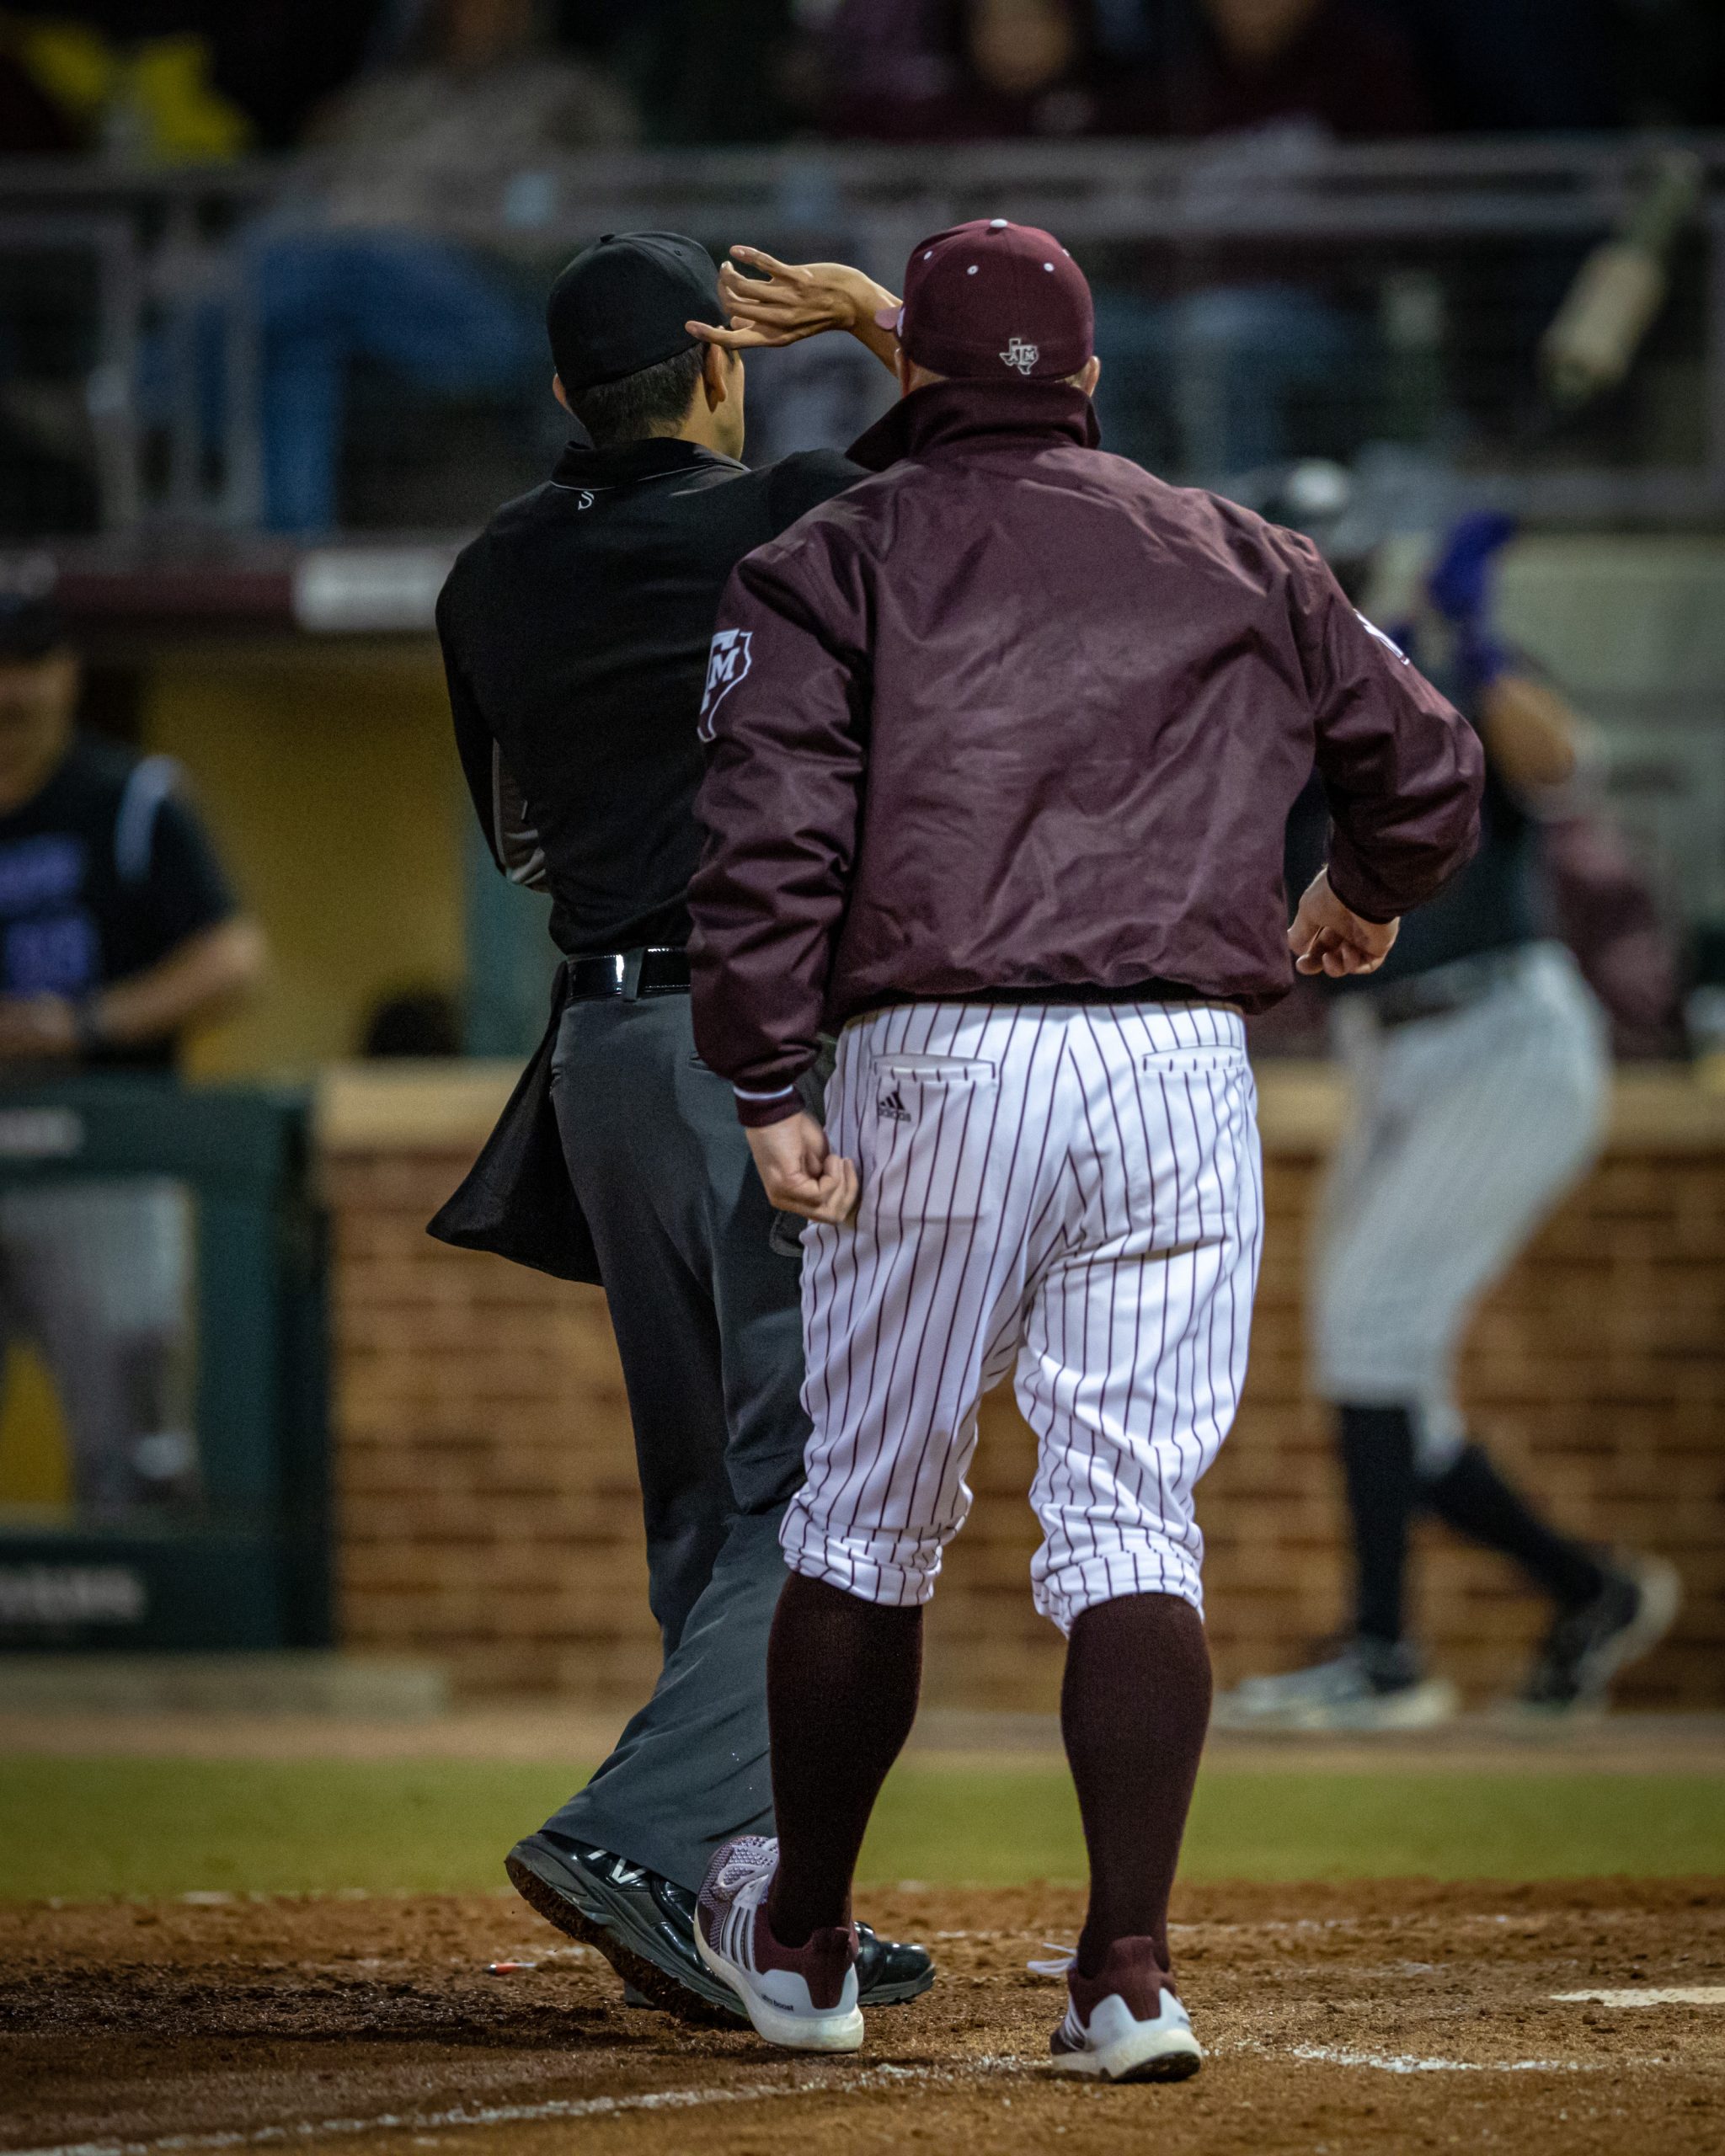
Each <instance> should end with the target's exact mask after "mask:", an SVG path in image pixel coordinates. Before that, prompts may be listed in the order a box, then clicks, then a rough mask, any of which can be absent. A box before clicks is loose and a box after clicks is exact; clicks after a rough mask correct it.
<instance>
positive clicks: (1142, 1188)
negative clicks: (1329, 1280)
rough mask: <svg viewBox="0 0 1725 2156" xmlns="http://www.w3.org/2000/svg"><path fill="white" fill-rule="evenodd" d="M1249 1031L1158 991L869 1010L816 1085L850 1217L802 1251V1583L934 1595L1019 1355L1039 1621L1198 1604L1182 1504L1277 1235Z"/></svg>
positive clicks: (1238, 1379)
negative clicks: (1080, 1002)
mask: <svg viewBox="0 0 1725 2156" xmlns="http://www.w3.org/2000/svg"><path fill="white" fill-rule="evenodd" d="M1256 1107H1257V1102H1256V1093H1255V1089H1254V1087H1253V1085H1252V1072H1251V1068H1250V1066H1249V1065H1248V1064H1247V1058H1246V1042H1245V1028H1244V1027H1243V1025H1242V1022H1241V1020H1240V1019H1239V1018H1238V1017H1236V1015H1235V1014H1234V1013H1233V1012H1232V1011H1226V1010H1218V1009H1214V1008H1210V1007H1205V1006H1179V1005H1161V1004H1131V1005H1121V1004H1091V1005H1084V1006H1074V1005H1034V1006H1010V1005H1000V1004H980V1005H979V1004H967V1003H918V1004H913V1005H909V1006H904V1007H902V1008H897V1009H892V1010H888V1011H880V1012H878V1013H875V1014H873V1015H872V1016H868V1017H863V1018H859V1019H857V1020H856V1021H854V1022H852V1024H851V1025H850V1026H849V1027H846V1030H845V1033H844V1034H843V1036H842V1038H841V1041H840V1044H839V1056H838V1068H837V1070H836V1074H835V1076H834V1080H833V1082H832V1085H831V1086H830V1089H829V1091H828V1095H827V1119H828V1125H829V1128H830V1131H831V1133H832V1137H833V1142H834V1144H835V1145H836V1147H837V1149H838V1150H840V1151H841V1152H842V1153H844V1154H846V1155H848V1157H850V1158H851V1159H852V1160H854V1161H856V1162H857V1166H858V1168H859V1170H860V1171H861V1177H862V1200H861V1204H860V1208H859V1210H858V1213H857V1217H856V1219H855V1221H854V1223H853V1224H852V1225H849V1226H846V1227H843V1228H835V1227H831V1226H825V1225H818V1226H815V1227H814V1228H811V1230H809V1234H808V1235H807V1237H806V1239H805V1243H804V1268H803V1305H804V1333H805V1337H806V1342H807V1348H808V1360H809V1373H808V1381H807V1384H806V1386H805V1388H804V1405H805V1406H806V1407H807V1408H808V1411H809V1417H810V1419H811V1421H812V1422H813V1424H814V1432H813V1434H812V1436H811V1438H810V1439H809V1449H808V1454H807V1462H808V1470H809V1473H808V1480H807V1482H806V1483H805V1485H804V1488H803V1489H802V1491H801V1492H799V1493H798V1496H797V1497H794V1498H793V1500H792V1502H791V1505H790V1508H789V1510H788V1513H787V1515H786V1518H785V1522H784V1526H783V1529H782V1537H781V1540H782V1543H783V1545H784V1549H785V1554H786V1556H787V1559H788V1562H789V1563H790V1565H791V1566H792V1568H793V1570H794V1571H797V1572H803V1573H806V1574H808V1575H809V1576H810V1577H814V1578H816V1579H820V1580H825V1581H826V1582H829V1583H830V1584H831V1585H832V1586H834V1587H836V1588H841V1589H843V1590H845V1591H846V1592H847V1593H852V1594H856V1595H857V1596H860V1597H861V1598H863V1600H865V1601H869V1602H876V1603H888V1604H900V1605H904V1604H911V1603H918V1602H926V1601H927V1600H928V1598H929V1597H930V1596H931V1594H932V1592H933V1588H934V1581H935V1577H936V1575H937V1572H939V1570H940V1564H941V1554H942V1551H943V1549H944V1547H945V1545H946V1544H947V1543H948V1541H950V1540H951V1539H952V1537H953V1535H954V1534H956V1533H957V1532H958V1530H959V1527H960V1526H961V1525H962V1524H963V1523H964V1518H965V1515H966V1513H968V1512H969V1508H970V1492H969V1488H968V1486H967V1485H966V1482H965V1474H966V1470H967V1469H968V1467H969V1463H970V1459H971V1456H972V1454H973V1453H974V1451H975V1444H976V1412H977V1403H978V1401H979V1400H980V1396H981V1395H982V1394H983V1393H984V1392H985V1391H986V1390H988V1389H989V1388H990V1387H991V1386H992V1385H996V1384H997V1383H998V1382H999V1381H1000V1380H1001V1378H1003V1377H1004V1376H1005V1375H1006V1374H1007V1371H1008V1370H1009V1369H1012V1367H1013V1365H1014V1364H1017V1396H1018V1402H1019V1406H1021V1408H1022V1409H1023V1412H1024V1416H1025V1418H1026V1420H1027V1421H1028V1422H1029V1423H1030V1425H1031V1427H1032V1428H1033V1429H1034V1430H1035V1432H1036V1433H1037V1437H1038V1439H1039V1464H1038V1471H1037V1476H1036V1481H1035V1483H1034V1486H1033V1489H1032V1492H1031V1502H1032V1504H1033V1507H1034V1508H1035V1510H1036V1513H1037V1515H1038V1517H1039V1519H1040V1521H1041V1524H1042V1530H1043V1535H1044V1542H1043V1545H1042V1547H1041V1549H1040V1550H1039V1551H1038V1553H1037V1556H1036V1558H1035V1560H1034V1562H1033V1565H1032V1567H1031V1577H1032V1581H1033V1587H1034V1593H1035V1600H1036V1605H1037V1607H1038V1609H1040V1610H1041V1611H1042V1612H1043V1613H1044V1615H1046V1616H1049V1617H1050V1618H1052V1619H1053V1620H1054V1621H1055V1623H1056V1624H1057V1625H1059V1626H1060V1629H1061V1630H1063V1631H1065V1630H1070V1629H1071V1625H1072V1623H1073V1621H1074V1620H1075V1619H1076V1617H1077V1616H1078V1615H1079V1614H1080V1613H1081V1611H1082V1610H1084V1609H1087V1608H1089V1607H1090V1606H1091V1605H1092V1604H1096V1603H1102V1602H1108V1601H1112V1600H1114V1599H1115V1598H1118V1597H1119V1596H1122V1595H1130V1594H1172V1595H1178V1596H1181V1597H1183V1598H1184V1599H1185V1600H1187V1601H1188V1602H1189V1603H1191V1604H1193V1605H1194V1607H1195V1608H1197V1609H1199V1610H1200V1611H1201V1610H1202V1609H1203V1596H1202V1589H1201V1588H1200V1584H1199V1566H1200V1562H1201V1560H1202V1557H1203V1551H1204V1543H1203V1538H1202V1536H1201V1535H1200V1534H1199V1529H1198V1526H1197V1524H1196V1522H1195V1520H1194V1517H1193V1492H1194V1486H1196V1484H1197V1482H1198V1480H1199V1476H1201V1475H1202V1474H1203V1473H1204V1470H1205V1469H1206V1468H1207V1467H1208V1466H1209V1465H1210V1462H1211V1461H1212V1460H1214V1459H1215V1455H1216V1452H1217V1449H1218V1448H1219V1447H1220V1444H1221V1442H1222V1439H1223V1438H1225V1437H1226V1434H1227V1432H1228V1428H1229V1426H1230V1425H1231V1422H1232V1421H1233V1418H1234V1412H1235V1408H1236V1405H1237V1403H1238V1400H1239V1395H1240V1387H1241V1384H1242V1380H1243V1379H1244V1376H1245V1373H1246V1353H1247V1337H1248V1331H1249V1328H1250V1323H1251V1315H1252V1293H1253V1290H1254V1288H1255V1286H1256V1284H1257V1278H1258V1251H1259V1246H1260V1242H1261V1238H1262V1219H1263V1204H1262V1195H1261V1192H1262V1166H1261V1161H1260V1157H1259V1149H1258V1127H1257V1118H1256Z"/></svg>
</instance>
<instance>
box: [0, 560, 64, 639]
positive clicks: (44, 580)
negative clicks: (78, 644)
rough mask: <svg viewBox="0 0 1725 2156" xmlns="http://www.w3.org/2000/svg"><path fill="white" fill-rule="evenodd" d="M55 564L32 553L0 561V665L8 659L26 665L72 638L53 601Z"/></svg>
mask: <svg viewBox="0 0 1725 2156" xmlns="http://www.w3.org/2000/svg"><path fill="white" fill-rule="evenodd" d="M54 583H55V577H54V565H53V563H51V562H50V561H48V560H47V559H46V558H45V557H43V556H40V555H35V556H32V557H30V558H29V559H27V560H25V561H24V562H21V563H13V565H12V566H11V567H9V568H8V567H7V566H5V565H3V564H0V665H4V664H6V663H7V662H8V660H10V661H12V662H13V663H14V664H15V663H17V662H19V661H20V660H21V661H23V662H24V664H30V663H31V662H33V661H34V660H35V659H46V658H47V657H48V656H49V654H51V653H52V652H56V651H63V650H64V649H65V648H66V647H67V645H68V644H69V643H71V641H72V639H71V638H70V637H69V636H68V634H67V627H66V622H65V618H64V616H62V615H61V611H60V609H59V607H58V606H56V604H55V602H54Z"/></svg>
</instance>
